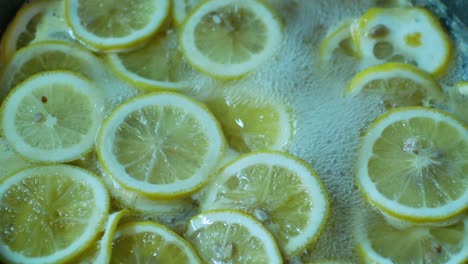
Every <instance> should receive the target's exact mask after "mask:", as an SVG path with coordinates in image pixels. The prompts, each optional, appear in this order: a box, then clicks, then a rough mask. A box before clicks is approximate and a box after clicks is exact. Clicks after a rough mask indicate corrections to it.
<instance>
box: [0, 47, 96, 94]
mask: <svg viewBox="0 0 468 264" xmlns="http://www.w3.org/2000/svg"><path fill="white" fill-rule="evenodd" d="M101 65H102V63H100V61H99V59H97V58H96V57H95V56H94V55H93V54H92V53H91V52H89V51H88V50H86V49H84V48H82V47H80V46H78V45H74V44H70V43H67V42H64V41H43V42H40V43H37V44H30V45H28V46H27V47H25V48H23V49H21V50H19V51H18V52H17V53H16V54H15V56H13V58H12V59H11V61H10V62H9V63H8V64H6V65H5V67H4V69H3V71H2V72H1V73H0V89H1V90H0V99H2V98H4V97H5V96H6V94H7V93H8V92H9V91H10V90H11V89H12V88H13V87H15V86H16V85H18V84H19V83H21V82H22V81H24V80H26V79H27V78H28V77H30V76H31V75H33V74H35V73H39V72H43V71H54V70H69V71H73V72H77V73H80V74H82V75H83V76H85V77H88V78H91V79H93V76H94V77H95V76H100V74H99V73H101V72H102V70H101V67H102V66H101Z"/></svg>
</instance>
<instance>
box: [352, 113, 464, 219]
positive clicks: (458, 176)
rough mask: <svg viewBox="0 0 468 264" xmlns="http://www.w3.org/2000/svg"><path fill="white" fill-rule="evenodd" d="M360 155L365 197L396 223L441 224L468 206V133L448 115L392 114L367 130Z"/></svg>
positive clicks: (359, 161) (388, 114)
mask: <svg viewBox="0 0 468 264" xmlns="http://www.w3.org/2000/svg"><path fill="white" fill-rule="evenodd" d="M358 153H359V154H358V156H359V159H358V164H357V166H358V168H357V175H356V176H357V181H358V185H359V187H360V189H361V191H362V192H363V193H364V195H365V196H366V198H367V199H368V200H369V201H370V202H371V203H372V204H374V205H375V206H377V207H378V208H379V209H380V210H382V211H383V212H384V213H385V214H388V215H390V216H391V217H394V218H397V219H402V220H406V221H409V222H428V223H430V222H440V221H444V220H447V219H450V218H451V217H453V216H454V215H456V214H458V213H459V212H461V211H463V210H464V209H466V208H467V206H468V204H467V203H466V201H467V199H468V171H467V169H468V166H467V165H468V159H467V158H468V130H467V128H466V127H465V125H464V124H462V123H461V122H460V121H458V120H457V119H455V118H454V117H453V116H451V115H450V114H448V113H445V112H442V111H440V110H435V109H431V108H424V107H409V108H397V109H394V110H390V111H389V112H387V113H385V114H384V115H382V116H381V117H379V118H378V119H377V121H375V122H374V123H373V124H372V125H371V126H370V127H369V128H368V130H367V133H366V135H365V136H364V138H363V139H362V141H361V148H360V150H359V152H358Z"/></svg>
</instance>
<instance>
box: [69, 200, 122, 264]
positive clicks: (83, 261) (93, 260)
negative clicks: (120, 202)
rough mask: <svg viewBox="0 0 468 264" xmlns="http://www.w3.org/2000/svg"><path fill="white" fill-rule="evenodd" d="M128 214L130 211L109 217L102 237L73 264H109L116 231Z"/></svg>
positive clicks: (74, 260) (116, 213)
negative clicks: (121, 220)
mask: <svg viewBox="0 0 468 264" xmlns="http://www.w3.org/2000/svg"><path fill="white" fill-rule="evenodd" d="M126 214H128V210H126V209H124V210H121V211H118V212H115V213H112V214H111V215H109V217H108V219H107V222H106V226H105V229H104V234H103V235H102V237H100V238H99V240H97V241H95V242H94V243H93V244H92V245H91V246H90V247H88V248H87V249H86V251H84V252H83V253H81V254H80V255H79V256H78V257H77V258H75V259H73V263H79V264H97V263H109V262H110V258H111V254H112V239H113V238H114V233H115V230H116V229H117V225H118V224H119V221H120V219H121V218H122V217H124V216H125V215H126Z"/></svg>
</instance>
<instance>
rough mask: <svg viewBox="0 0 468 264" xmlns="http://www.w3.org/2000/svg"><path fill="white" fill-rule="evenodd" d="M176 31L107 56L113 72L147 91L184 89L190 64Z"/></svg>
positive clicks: (188, 84) (187, 84) (187, 81)
mask: <svg viewBox="0 0 468 264" xmlns="http://www.w3.org/2000/svg"><path fill="white" fill-rule="evenodd" d="M177 42H178V41H177V34H176V32H175V31H173V30H168V31H167V32H164V33H160V34H158V35H156V36H155V37H153V38H152V39H151V40H150V41H149V42H148V43H147V44H146V45H145V46H143V47H141V48H138V49H136V50H133V51H130V52H120V53H112V54H109V55H108V56H107V59H108V61H109V63H110V65H111V68H112V69H113V70H114V72H115V73H116V74H117V75H118V76H120V77H122V78H123V79H125V80H127V81H128V82H130V83H132V84H134V85H135V86H137V87H139V88H141V89H144V90H150V91H151V90H158V89H169V90H183V89H186V88H188V87H189V86H190V82H189V79H188V71H189V70H190V68H191V67H190V66H189V65H188V64H187V63H186V62H185V60H184V58H183V56H182V54H181V53H180V52H179V49H178V43H177Z"/></svg>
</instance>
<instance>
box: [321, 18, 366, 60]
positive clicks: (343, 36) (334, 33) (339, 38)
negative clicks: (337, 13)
mask: <svg viewBox="0 0 468 264" xmlns="http://www.w3.org/2000/svg"><path fill="white" fill-rule="evenodd" d="M352 23H353V20H351V19H347V20H343V21H341V22H340V23H339V24H338V25H337V26H335V27H333V28H332V29H331V30H330V31H329V32H328V34H327V35H326V36H325V39H324V40H323V42H322V44H321V45H320V48H319V58H320V60H321V61H329V60H330V59H331V58H332V55H333V54H334V52H335V51H336V50H340V51H342V52H343V53H344V54H345V55H347V56H356V57H357V56H358V55H357V51H356V47H355V46H354V43H353V40H352V36H351V25H352Z"/></svg>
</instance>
